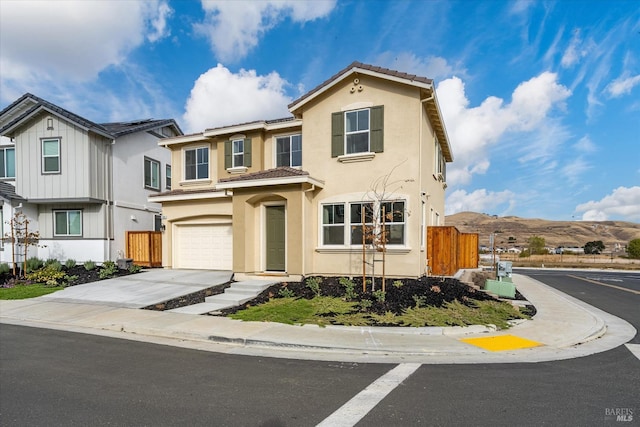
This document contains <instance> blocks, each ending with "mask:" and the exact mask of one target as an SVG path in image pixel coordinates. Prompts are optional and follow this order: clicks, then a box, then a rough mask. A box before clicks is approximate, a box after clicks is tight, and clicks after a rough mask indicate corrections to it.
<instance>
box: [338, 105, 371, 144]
mask: <svg viewBox="0 0 640 427" xmlns="http://www.w3.org/2000/svg"><path fill="white" fill-rule="evenodd" d="M344 118H345V120H344V136H345V153H347V154H353V153H368V152H369V151H370V150H369V109H368V108H367V109H365V110H356V111H347V112H346V113H344Z"/></svg>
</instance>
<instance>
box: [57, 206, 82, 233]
mask: <svg viewBox="0 0 640 427" xmlns="http://www.w3.org/2000/svg"><path fill="white" fill-rule="evenodd" d="M53 217H54V228H53V234H54V236H82V211H81V210H80V209H70V210H61V211H54V212H53Z"/></svg>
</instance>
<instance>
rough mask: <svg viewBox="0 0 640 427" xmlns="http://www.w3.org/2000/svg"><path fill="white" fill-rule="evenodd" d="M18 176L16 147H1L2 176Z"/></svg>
mask: <svg viewBox="0 0 640 427" xmlns="http://www.w3.org/2000/svg"><path fill="white" fill-rule="evenodd" d="M15 177H16V149H15V148H0V178H15Z"/></svg>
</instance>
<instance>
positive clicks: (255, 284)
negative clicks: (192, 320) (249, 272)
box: [205, 280, 278, 308]
mask: <svg viewBox="0 0 640 427" xmlns="http://www.w3.org/2000/svg"><path fill="white" fill-rule="evenodd" d="M276 283H278V282H276V281H273V280H269V281H265V280H244V281H241V282H233V283H232V284H231V286H229V287H228V288H227V289H225V290H224V293H221V294H218V295H212V296H210V297H206V298H205V301H206V302H207V303H216V304H224V305H226V306H225V307H224V308H228V307H234V306H236V305H240V304H244V303H245V302H247V301H251V300H252V299H254V298H255V297H257V296H258V295H259V294H260V293H261V292H262V291H264V290H265V289H267V288H268V287H269V286H271V285H275V284H276Z"/></svg>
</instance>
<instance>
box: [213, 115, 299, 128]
mask: <svg viewBox="0 0 640 427" xmlns="http://www.w3.org/2000/svg"><path fill="white" fill-rule="evenodd" d="M294 120H296V118H295V117H293V116H289V117H283V118H280V119H271V120H254V121H251V122H244V123H235V124H232V125H225V126H217V127H214V128H207V129H205V132H210V131H216V130H220V129H225V128H233V127H236V126H248V125H256V126H259V125H261V124H263V123H266V124H268V125H272V124H276V123H286V122H292V121H294Z"/></svg>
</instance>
